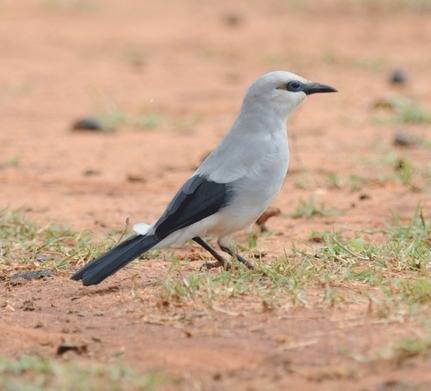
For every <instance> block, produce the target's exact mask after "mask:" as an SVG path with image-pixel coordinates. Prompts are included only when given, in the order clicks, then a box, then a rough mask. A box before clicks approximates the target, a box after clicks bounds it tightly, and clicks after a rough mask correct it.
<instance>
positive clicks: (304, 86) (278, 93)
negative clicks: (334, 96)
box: [244, 71, 337, 118]
mask: <svg viewBox="0 0 431 391" xmlns="http://www.w3.org/2000/svg"><path fill="white" fill-rule="evenodd" d="M323 92H337V90H336V89H335V88H333V87H330V86H328V85H325V84H320V83H314V82H310V81H309V80H306V79H304V78H303V77H301V76H298V75H295V74H294V73H291V72H284V71H275V72H270V73H266V74H265V75H263V76H261V77H259V79H257V80H256V81H255V82H254V83H253V84H252V85H251V86H250V88H249V89H248V91H247V94H246V96H245V99H244V104H245V105H246V106H248V107H249V108H252V107H253V106H254V105H256V106H260V107H264V108H265V107H267V108H268V109H271V111H275V112H276V113H277V114H279V115H280V116H281V117H282V118H286V117H287V116H288V115H289V114H290V113H291V112H293V111H294V110H295V109H296V108H297V107H298V106H299V105H300V104H301V103H302V101H303V100H304V99H305V98H306V96H307V95H311V94H317V93H323ZM250 106H251V107H250Z"/></svg>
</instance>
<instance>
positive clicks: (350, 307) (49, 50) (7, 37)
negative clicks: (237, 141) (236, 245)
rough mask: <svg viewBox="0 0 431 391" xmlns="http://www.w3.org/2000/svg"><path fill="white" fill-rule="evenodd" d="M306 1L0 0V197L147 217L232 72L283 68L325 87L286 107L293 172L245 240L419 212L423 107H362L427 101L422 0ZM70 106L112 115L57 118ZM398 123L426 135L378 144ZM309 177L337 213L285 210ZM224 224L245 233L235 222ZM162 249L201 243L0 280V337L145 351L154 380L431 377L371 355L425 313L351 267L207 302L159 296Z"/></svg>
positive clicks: (218, 119)
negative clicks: (110, 265)
mask: <svg viewBox="0 0 431 391" xmlns="http://www.w3.org/2000/svg"><path fill="white" fill-rule="evenodd" d="M315 3H316V2H307V1H305V2H303V3H302V2H296V1H295V2H293V1H280V0H271V1H257V0H256V1H251V2H237V3H232V2H230V1H224V0H222V1H217V2H216V1H202V2H199V1H193V0H190V1H185V0H184V1H176V0H173V1H170V2H169V4H168V5H167V4H165V3H164V2H157V1H132V0H128V1H122V2H118V1H113V0H105V1H103V2H102V1H100V2H99V1H91V0H82V1H66V0H51V1H43V0H27V1H25V2H16V1H12V0H10V1H3V2H2V3H1V5H0V47H1V49H2V50H1V52H2V54H1V57H0V118H1V122H0V123H1V130H0V183H1V191H0V206H1V207H2V208H9V209H21V210H23V211H24V212H25V214H26V216H27V217H28V218H30V219H31V220H33V221H35V222H36V223H37V224H38V225H40V226H44V225H46V224H48V223H58V224H64V225H67V226H70V227H73V229H74V230H76V231H82V230H91V231H93V232H94V235H95V236H96V237H98V238H99V239H101V238H103V236H104V235H105V234H106V233H107V232H108V231H112V230H121V229H122V228H123V227H124V224H125V220H126V218H129V219H130V221H132V222H137V221H144V222H151V221H153V220H154V219H155V218H157V217H158V215H159V214H160V213H161V212H162V210H163V207H164V205H165V204H166V203H167V202H168V201H169V200H170V198H171V197H172V196H173V194H174V193H175V191H176V189H177V188H178V187H179V186H180V185H181V184H182V183H183V182H184V180H186V179H187V178H188V176H189V175H190V174H191V173H192V172H193V170H194V168H195V167H196V166H197V165H198V164H199V162H200V160H201V159H202V157H203V156H204V155H205V154H206V153H208V152H209V151H210V150H211V148H212V147H213V146H214V145H215V144H216V143H217V141H218V140H220V139H221V137H222V136H223V134H224V133H225V132H226V131H227V129H228V127H229V125H230V124H231V123H232V121H233V120H234V118H235V114H236V113H237V112H238V110H239V107H240V104H241V99H242V96H243V94H244V91H245V89H246V87H247V86H248V85H249V83H250V82H252V81H253V80H254V79H255V78H256V77H257V76H258V75H260V74H262V73H264V72H267V71H270V70H276V69H284V70H291V71H294V72H296V73H299V74H301V75H304V76H305V77H307V78H310V79H313V80H315V81H319V82H324V83H327V84H330V85H334V86H335V87H337V88H338V90H339V91H340V93H339V94H337V95H335V94H333V95H332V94H331V96H313V97H311V98H310V99H308V101H307V102H306V104H305V105H304V106H303V107H302V108H301V109H300V110H299V111H298V113H297V114H296V115H295V116H294V117H293V118H292V119H291V121H290V124H289V136H290V148H291V154H292V158H291V165H290V173H289V175H288V178H287V180H286V183H285V186H284V188H283V191H282V193H281V194H280V195H279V197H278V198H277V200H276V201H275V203H274V206H276V207H279V208H280V209H281V211H282V214H281V216H277V217H274V218H272V219H271V220H269V222H268V224H267V225H268V228H269V230H270V234H269V235H262V236H259V238H258V240H257V248H258V249H259V250H261V251H263V252H264V253H266V254H267V255H266V257H265V258H264V262H268V263H270V262H271V261H273V260H274V259H276V258H277V257H281V256H283V254H284V252H285V251H288V250H289V249H290V248H291V247H292V246H293V244H295V245H296V246H299V247H301V246H303V245H308V244H307V243H308V238H309V237H310V234H311V233H312V232H313V231H333V230H336V231H340V232H343V233H346V235H347V236H353V235H355V234H356V233H358V232H362V231H363V230H373V229H374V230H376V231H378V230H380V229H382V228H383V227H384V226H385V223H387V222H388V221H390V219H391V216H392V215H393V214H397V215H399V216H400V217H401V221H407V220H408V219H409V218H410V217H411V216H412V215H413V213H414V210H415V208H416V206H417V205H418V203H421V205H422V208H423V213H424V215H425V216H426V217H429V215H430V212H431V198H430V193H429V190H430V186H429V176H427V175H428V173H429V172H428V171H426V170H429V162H430V153H431V152H430V148H429V142H428V141H427V140H429V139H430V136H429V131H430V126H431V125H430V124H429V123H428V121H408V120H406V119H405V118H403V119H401V120H398V122H394V121H385V120H383V121H379V120H378V118H376V117H378V116H379V115H380V114H381V113H380V112H376V111H374V110H373V109H372V107H373V105H375V103H376V101H378V100H385V99H389V98H391V97H393V96H399V95H402V96H405V97H409V98H410V99H412V100H414V101H417V102H420V104H422V105H423V106H424V107H428V108H430V107H431V90H430V88H429V86H430V84H431V73H430V71H429V69H430V67H431V50H430V49H431V46H430V42H431V23H430V19H431V13H430V11H428V10H426V9H425V10H424V11H422V10H421V8H420V5H419V3H420V2H418V3H417V7H416V6H415V5H413V4H410V3H408V2H402V1H400V2H399V3H398V2H394V3H397V4H396V5H394V3H387V2H383V4H380V3H379V2H373V3H371V2H370V3H367V4H365V3H366V2H363V3H361V2H338V1H323V2H319V5H316V4H315ZM424 3H425V2H424ZM406 4H407V5H406ZM415 4H416V3H415ZM395 68H403V69H405V70H406V71H407V74H408V82H407V84H406V85H404V86H401V87H400V86H398V87H396V86H393V85H391V84H390V83H389V82H388V75H389V74H390V72H391V71H392V70H393V69H395ZM383 114H384V115H386V114H387V113H383ZM83 115H100V116H102V118H104V119H105V120H106V121H110V122H111V123H113V124H114V125H116V127H117V128H118V129H117V131H116V132H101V133H100V132H99V133H98V132H93V133H90V132H77V131H76V132H72V131H71V130H70V127H71V124H72V123H73V121H74V120H76V119H77V118H79V117H82V116H83ZM389 115H390V116H392V113H390V114H389ZM138 122H139V124H138ZM410 122H423V123H410ZM398 130H401V131H407V132H408V133H409V134H412V135H414V136H415V137H417V138H418V139H421V140H425V141H424V142H422V143H420V145H416V146H414V147H412V148H408V149H402V148H398V147H395V146H393V144H392V140H393V135H394V133H395V132H396V131H398ZM400 161H401V163H400ZM406 162H409V163H408V164H409V167H410V165H411V172H410V171H409V172H407V173H404V169H405V165H406V164H407V163H406ZM400 172H401V174H400ZM406 175H407V177H406ZM310 197H312V199H314V200H315V203H316V205H317V206H319V205H320V204H321V203H324V204H325V205H326V207H327V208H330V209H331V208H336V209H337V210H338V211H342V213H323V216H312V217H311V218H306V217H305V216H304V213H303V214H301V213H299V216H298V217H299V218H293V217H292V213H293V212H295V210H296V209H297V205H298V202H299V201H300V200H301V199H302V200H305V202H306V203H307V202H309V200H310V199H311V198H310ZM317 214H318V213H317ZM370 235H371V236H373V234H372V233H371V234H370ZM375 235H376V238H377V239H378V238H379V233H376V234H375ZM237 239H238V242H240V243H247V233H241V234H239V235H238V236H237ZM173 254H174V255H175V256H177V257H179V258H184V257H189V258H190V259H191V262H185V263H184V264H183V265H180V268H181V269H182V270H183V272H184V273H185V275H193V273H198V272H199V267H200V266H201V264H202V262H203V261H204V260H208V255H207V254H206V253H204V252H203V251H201V250H200V249H199V248H197V247H195V246H194V245H189V246H187V247H185V248H184V249H178V250H175V252H172V251H170V252H169V251H168V252H165V253H163V254H162V255H159V256H157V257H156V258H155V259H153V260H151V261H149V262H140V263H135V264H134V265H132V266H131V267H129V268H127V270H125V271H122V272H121V273H118V274H117V275H115V276H114V277H113V278H111V279H109V280H108V281H106V282H105V283H104V284H103V285H100V286H98V287H92V288H84V287H82V286H80V285H78V284H76V283H74V282H72V281H70V280H69V279H68V276H69V275H70V272H71V271H72V270H75V269H76V267H77V265H75V263H76V262H77V261H76V260H75V262H71V264H70V265H69V266H68V267H66V268H63V269H61V270H58V271H55V273H54V277H53V278H49V279H46V280H40V281H39V280H37V281H31V282H26V283H21V284H17V285H14V284H10V281H8V279H7V278H5V279H4V280H0V284H1V285H0V286H1V292H2V293H1V294H2V297H1V298H0V300H3V304H4V305H2V306H0V334H1V335H2V338H1V342H0V356H3V357H7V358H15V357H19V356H20V355H22V354H30V353H38V354H40V355H42V356H44V357H52V358H54V359H55V357H56V349H57V346H58V345H59V344H60V343H61V341H65V340H66V341H74V343H78V344H85V346H86V351H85V352H81V354H75V353H73V352H70V353H68V354H67V355H66V356H67V357H66V359H67V360H72V361H79V362H81V361H82V362H87V361H91V362H100V363H111V362H115V360H118V359H121V360H122V361H124V362H126V363H128V364H129V365H131V366H132V367H133V368H135V369H137V370H138V371H146V370H151V369H160V370H162V371H164V372H165V373H166V374H167V376H168V377H170V378H172V379H175V380H174V382H170V383H169V384H165V385H164V386H161V387H162V388H166V389H177V388H178V389H187V390H190V389H202V390H233V389H235V390H237V389H238V390H279V389H292V390H308V389H310V390H312V389H319V390H320V389H322V390H338V389H349V390H356V389H357V390H407V389H408V390H410V389H412V390H413V389H420V388H421V387H422V388H423V389H430V387H431V371H430V369H431V362H430V360H429V358H428V359H427V358H426V357H423V356H422V355H421V356H420V357H412V359H411V360H409V361H408V362H407V363H405V362H404V360H403V362H402V364H401V363H400V362H395V363H394V359H393V358H389V359H383V358H381V357H380V356H379V358H378V359H377V358H375V357H374V356H372V354H373V352H375V351H376V349H377V350H378V349H379V348H381V347H384V346H387V345H390V344H391V343H393V342H394V341H396V340H397V339H399V338H402V337H404V336H406V335H410V334H411V333H414V332H415V331H416V330H418V329H419V324H421V321H422V320H420V319H418V318H417V317H414V316H412V317H409V316H408V315H406V316H402V317H399V316H392V317H388V318H381V317H379V316H377V315H376V314H375V313H374V312H373V310H372V309H371V310H370V301H366V300H365V301H364V300H355V299H354V298H351V296H349V295H350V294H352V295H354V294H355V289H356V287H355V284H351V285H346V286H339V287H338V288H340V289H341V290H343V292H347V293H346V294H347V295H348V299H346V300H345V301H343V302H342V303H338V304H336V305H325V304H323V303H322V300H321V297H322V295H323V293H322V292H323V290H324V286H321V287H320V288H319V286H314V287H313V288H310V289H308V291H307V297H308V299H307V300H303V301H295V300H292V299H291V298H286V300H285V301H284V302H283V301H281V302H280V304H278V305H275V306H269V308H268V307H267V305H266V302H265V301H262V299H261V298H259V297H258V296H254V295H252V294H244V295H239V296H236V297H231V298H229V297H227V298H224V299H223V301H221V302H218V304H214V305H213V306H208V305H205V304H203V303H202V302H201V301H193V300H192V299H190V300H183V301H181V300H179V301H178V300H177V301H175V300H174V301H166V298H164V296H163V295H161V293H160V289H159V287H158V286H155V284H154V281H160V280H163V279H164V278H165V276H166V275H167V274H168V271H169V268H170V262H169V257H170V256H174V255H173ZM0 262H2V260H1V258H0ZM16 268H17V266H16V265H15V264H13V263H12V265H11V266H10V267H9V269H8V270H6V271H5V275H6V276H9V275H10V274H11V273H13V272H15V269H16ZM20 268H22V265H21V266H20ZM217 273H219V271H211V273H210V274H211V275H216V274H217ZM427 278H429V276H428V277H427ZM29 303H30V304H29ZM0 304H2V302H0ZM428 305H429V302H428ZM371 356H372V357H371Z"/></svg>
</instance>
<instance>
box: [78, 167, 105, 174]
mask: <svg viewBox="0 0 431 391" xmlns="http://www.w3.org/2000/svg"><path fill="white" fill-rule="evenodd" d="M82 174H83V175H84V176H98V175H100V174H102V173H101V172H100V171H98V170H93V169H91V168H89V169H88V170H85V171H84V172H83V173H82Z"/></svg>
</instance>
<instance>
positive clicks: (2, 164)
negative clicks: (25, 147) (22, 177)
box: [0, 156, 20, 170]
mask: <svg viewBox="0 0 431 391" xmlns="http://www.w3.org/2000/svg"><path fill="white" fill-rule="evenodd" d="M19 163H20V160H19V158H18V157H17V156H14V157H11V158H9V159H6V160H3V161H0V170H3V169H5V168H9V167H18V166H19Z"/></svg>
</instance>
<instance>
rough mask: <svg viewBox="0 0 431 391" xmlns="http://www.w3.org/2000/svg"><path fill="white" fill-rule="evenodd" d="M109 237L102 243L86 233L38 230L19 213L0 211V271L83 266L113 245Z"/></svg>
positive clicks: (52, 227)
mask: <svg viewBox="0 0 431 391" xmlns="http://www.w3.org/2000/svg"><path fill="white" fill-rule="evenodd" d="M114 236H117V237H118V234H115V235H114V234H112V235H110V236H109V238H108V239H107V240H105V242H104V243H98V242H96V241H94V240H93V237H92V235H91V234H90V233H89V232H85V231H83V232H75V231H73V230H71V229H69V228H66V227H62V226H58V225H55V224H49V225H46V226H42V227H39V226H37V225H36V224H34V223H33V222H31V221H30V220H28V219H26V218H25V217H24V215H23V213H22V212H20V211H9V210H0V269H1V268H2V267H7V266H9V265H34V266H43V267H50V268H56V269H58V268H60V269H61V268H65V267H68V266H69V264H70V262H73V263H77V262H80V263H81V262H86V261H88V260H90V259H92V258H93V257H95V256H97V255H98V254H100V253H101V252H102V251H103V250H105V249H106V248H107V247H109V246H110V245H112V244H113V243H115V240H114Z"/></svg>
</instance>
